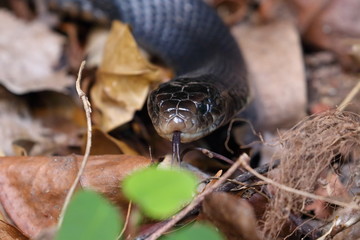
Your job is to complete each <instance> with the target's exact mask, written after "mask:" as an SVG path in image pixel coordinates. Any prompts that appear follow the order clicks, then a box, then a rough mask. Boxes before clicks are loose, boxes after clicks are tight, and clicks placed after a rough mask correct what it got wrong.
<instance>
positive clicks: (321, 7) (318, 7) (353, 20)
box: [288, 0, 360, 70]
mask: <svg viewBox="0 0 360 240" xmlns="http://www.w3.org/2000/svg"><path fill="white" fill-rule="evenodd" d="M288 2H289V3H290V5H291V6H292V7H293V9H294V10H295V13H296V15H297V18H298V22H299V27H300V29H301V30H302V31H303V33H304V39H305V41H306V42H307V43H310V44H312V45H315V46H318V47H321V48H324V49H329V50H331V51H333V52H335V53H336V54H337V55H338V56H339V57H340V60H341V61H342V63H343V64H344V66H346V67H347V68H350V69H355V70H359V61H358V59H354V57H355V58H357V57H358V52H357V50H356V49H357V46H358V45H359V38H360V25H359V21H360V15H359V9H360V2H359V1H358V0H332V1H327V0H320V1H302V0H292V1H288Z"/></svg>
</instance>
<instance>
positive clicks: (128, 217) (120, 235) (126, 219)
mask: <svg viewBox="0 0 360 240" xmlns="http://www.w3.org/2000/svg"><path fill="white" fill-rule="evenodd" d="M131 206H132V201H130V202H129V205H128V210H127V213H126V218H125V223H124V227H123V229H122V230H121V233H120V234H119V236H118V238H117V239H118V240H120V238H121V237H122V235H123V234H124V232H125V230H126V228H127V226H128V225H129V221H130V213H131Z"/></svg>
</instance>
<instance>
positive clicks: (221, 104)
mask: <svg viewBox="0 0 360 240" xmlns="http://www.w3.org/2000/svg"><path fill="white" fill-rule="evenodd" d="M48 1H49V2H55V4H57V5H60V8H61V7H64V8H66V7H68V6H69V5H75V7H77V8H79V9H81V10H84V11H90V10H91V11H93V12H94V14H95V15H96V14H97V15H105V16H107V17H109V18H110V19H120V20H122V21H123V22H126V23H128V24H129V25H130V26H131V28H132V30H133V34H134V36H135V39H136V41H137V42H138V43H139V44H140V45H141V46H142V47H143V48H145V49H146V50H147V51H149V52H150V53H151V54H154V55H156V56H158V57H160V58H161V59H162V60H163V61H164V62H165V63H166V64H168V65H169V66H170V67H172V68H173V69H174V70H175V73H176V77H175V78H174V79H172V80H171V81H169V82H167V83H163V84H161V85H160V86H159V87H158V88H157V89H155V90H153V91H152V92H151V93H150V95H149V97H148V113H149V116H150V118H151V120H152V123H153V125H154V127H155V129H156V130H157V132H158V133H159V135H161V136H162V137H164V138H167V139H169V140H171V139H172V137H173V134H174V132H177V133H179V132H180V137H181V142H191V141H194V140H196V139H199V138H201V137H203V136H205V135H207V134H209V133H211V132H212V131H214V130H215V129H217V128H218V127H220V126H222V125H224V124H226V123H227V122H229V120H230V119H231V118H233V117H234V115H235V114H237V113H238V112H239V111H240V110H241V109H242V108H244V106H245V105H246V103H247V99H248V84H247V72H246V67H245V63H244V60H243V57H242V54H241V52H240V49H239V47H238V45H237V43H236V42H235V40H234V38H233V37H232V35H231V34H230V31H229V29H228V28H227V27H226V26H225V25H224V23H223V22H222V21H221V19H220V18H219V17H218V15H217V14H216V12H215V11H214V9H212V8H211V7H209V6H208V5H207V4H205V3H204V2H203V1H202V0H53V1H51V0H48Z"/></svg>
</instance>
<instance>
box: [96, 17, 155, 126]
mask: <svg viewBox="0 0 360 240" xmlns="http://www.w3.org/2000/svg"><path fill="white" fill-rule="evenodd" d="M161 79H162V77H161V71H160V68H157V67H155V66H154V65H151V64H150V63H149V62H148V61H147V60H146V59H145V58H144V56H143V55H142V54H141V52H140V50H139V48H138V46H137V44H136V42H135V40H134V38H133V36H132V35H131V33H130V30H129V27H128V26H127V25H124V24H122V23H120V22H118V21H114V23H113V25H112V28H111V31H110V35H109V37H108V40H107V43H106V45H105V51H104V56H103V61H102V63H101V66H100V68H99V74H98V81H97V83H96V84H95V86H94V87H93V89H92V91H91V97H92V99H93V102H94V104H95V105H96V108H97V110H98V111H99V112H100V113H101V114H100V116H101V117H100V119H97V121H98V124H99V125H100V128H101V129H103V130H105V131H108V130H111V129H113V128H115V127H117V126H119V125H121V124H123V123H126V122H128V121H130V120H131V119H132V117H133V114H134V112H135V111H137V110H139V109H141V108H142V106H143V105H144V102H145V100H146V97H147V95H148V92H149V89H150V84H151V83H153V82H158V81H159V80H161Z"/></svg>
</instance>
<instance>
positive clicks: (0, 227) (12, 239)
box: [0, 220, 29, 240]
mask: <svg viewBox="0 0 360 240" xmlns="http://www.w3.org/2000/svg"><path fill="white" fill-rule="evenodd" d="M0 239H1V240H28V239H29V238H27V237H25V236H24V235H23V234H22V233H21V232H20V231H19V230H18V229H17V228H15V227H14V226H11V225H10V224H8V223H6V222H4V221H1V220H0Z"/></svg>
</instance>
